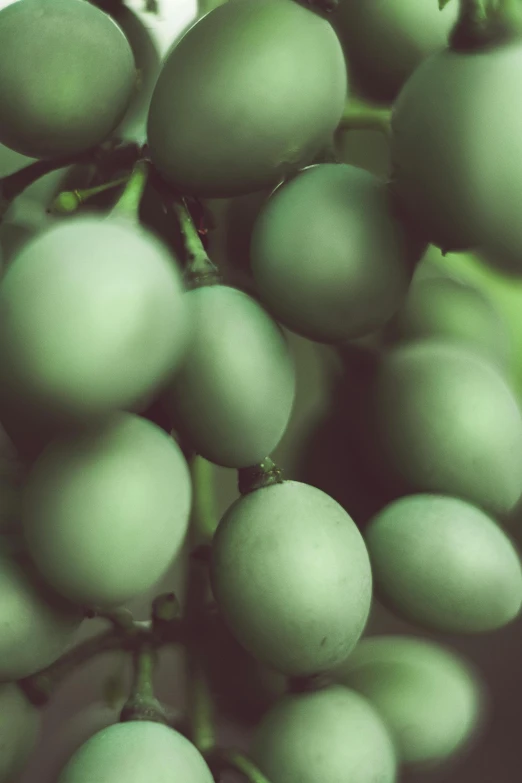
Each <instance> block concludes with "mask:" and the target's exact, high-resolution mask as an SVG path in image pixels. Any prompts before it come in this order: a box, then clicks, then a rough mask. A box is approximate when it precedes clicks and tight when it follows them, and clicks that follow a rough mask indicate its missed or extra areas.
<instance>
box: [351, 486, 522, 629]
mask: <svg viewBox="0 0 522 783" xmlns="http://www.w3.org/2000/svg"><path fill="white" fill-rule="evenodd" d="M365 540H366V544H367V546H368V551H369V553H370V560H371V563H372V573H373V577H374V580H375V589H376V591H377V594H378V595H379V596H380V597H381V598H382V599H383V601H384V602H385V603H386V604H388V605H389V606H390V607H391V608H392V609H394V610H395V611H397V612H398V613H399V614H401V615H404V616H405V617H406V618H408V619H410V620H413V622H418V623H420V624H421V625H425V626H427V627H429V628H434V629H436V630H440V631H450V632H455V633H483V632H486V631H492V630H495V629H496V628H502V626H504V625H507V623H509V622H511V621H512V620H514V619H515V618H516V617H517V616H518V615H519V613H520V609H521V607H522V567H521V564H520V559H519V556H518V554H517V552H516V550H515V548H514V546H513V544H512V543H511V541H510V540H509V538H508V537H507V535H506V534H505V533H504V532H503V530H502V529H501V528H500V527H499V526H498V525H497V524H496V523H495V522H494V521H493V519H491V517H489V516H488V515H487V514H485V513H484V512H483V511H482V510H481V509H479V508H477V507H476V506H473V505H471V504H470V503H467V502H465V501H464V500H460V499H458V498H453V497H446V496H443V495H428V494H420V495H410V496H407V497H403V498H399V499H398V500H395V501H393V502H392V503H390V504H389V505H388V506H386V507H385V508H384V509H383V510H382V511H380V512H378V513H377V514H376V515H375V516H374V517H373V519H372V520H371V521H370V524H369V525H368V527H367V528H366V530H365Z"/></svg>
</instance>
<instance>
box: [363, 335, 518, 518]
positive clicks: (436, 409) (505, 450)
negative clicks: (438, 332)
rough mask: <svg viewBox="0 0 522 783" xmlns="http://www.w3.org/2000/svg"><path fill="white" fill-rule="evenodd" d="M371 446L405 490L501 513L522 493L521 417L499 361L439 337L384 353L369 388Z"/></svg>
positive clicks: (507, 510)
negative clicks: (497, 365) (456, 499)
mask: <svg viewBox="0 0 522 783" xmlns="http://www.w3.org/2000/svg"><path fill="white" fill-rule="evenodd" d="M368 425H369V426H370V427H371V432H372V434H371V436H370V435H369V436H368V441H371V449H372V450H373V456H374V458H375V460H376V462H377V463H378V464H381V465H382V468H383V475H384V474H385V472H386V474H387V475H389V476H390V477H393V479H394V481H397V483H398V485H399V486H400V490H401V494H406V493H408V492H434V493H441V494H446V495H454V496H456V497H461V498H463V499H464V500H469V501H470V502H471V503H474V504H476V505H477V506H481V507H483V508H484V509H485V510H486V511H489V512H490V513H491V514H493V515H494V516H496V517H497V516H498V517H503V516H504V515H505V514H508V513H509V512H510V511H511V510H512V509H513V508H514V507H515V506H516V505H517V503H518V501H519V500H520V498H521V496H522V417H521V413H520V409H519V407H518V404H517V402H516V400H515V397H514V395H513V393H512V391H511V389H510V387H509V386H508V385H507V383H506V381H505V380H504V379H503V377H502V376H501V375H500V374H499V372H498V371H497V369H496V368H495V367H494V366H493V365H492V364H490V363H489V362H488V361H487V360H485V359H484V358H483V357H481V356H479V355H478V354H476V353H474V352H473V351H470V350H469V349H468V348H466V347H463V346H461V345H455V344H449V343H444V342H438V341H435V340H431V341H425V342H417V343H412V344H407V345H404V346H398V347H397V348H394V349H392V350H390V351H389V352H388V354H387V355H385V356H383V358H382V359H381V361H380V363H379V364H378V366H377V369H376V372H375V376H374V378H373V380H372V383H371V386H370V391H369V392H368Z"/></svg>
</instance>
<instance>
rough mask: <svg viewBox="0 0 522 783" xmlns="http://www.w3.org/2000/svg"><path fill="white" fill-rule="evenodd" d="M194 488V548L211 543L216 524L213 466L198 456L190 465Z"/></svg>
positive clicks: (192, 523)
mask: <svg viewBox="0 0 522 783" xmlns="http://www.w3.org/2000/svg"><path fill="white" fill-rule="evenodd" d="M190 472H191V474H192V485H193V487H194V507H193V512H192V522H191V525H192V536H193V540H194V546H195V547H198V546H202V545H207V544H211V543H212V538H213V536H214V532H215V530H216V527H217V523H218V511H217V508H216V495H215V492H214V465H213V464H212V463H211V462H209V461H208V460H206V459H204V458H203V457H202V456H200V455H199V454H196V456H195V457H193V459H192V461H191V463H190Z"/></svg>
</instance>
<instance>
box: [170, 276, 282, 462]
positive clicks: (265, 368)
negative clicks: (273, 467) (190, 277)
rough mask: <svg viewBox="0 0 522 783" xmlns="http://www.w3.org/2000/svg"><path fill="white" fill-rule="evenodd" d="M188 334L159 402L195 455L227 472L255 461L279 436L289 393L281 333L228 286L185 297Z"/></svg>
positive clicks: (261, 311)
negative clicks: (185, 347) (183, 353)
mask: <svg viewBox="0 0 522 783" xmlns="http://www.w3.org/2000/svg"><path fill="white" fill-rule="evenodd" d="M185 298H186V299H187V301H188V303H189V307H190V312H191V321H192V324H193V329H192V332H191V337H190V342H189V346H188V350H187V354H186V356H185V359H184V361H183V363H182V365H181V367H180V368H179V370H178V371H177V373H176V374H175V375H174V376H173V378H172V380H171V381H170V382H169V384H168V385H167V387H166V388H165V390H164V392H163V395H162V401H163V403H164V405H165V408H166V410H167V412H168V413H169V414H170V415H171V416H172V419H173V426H174V428H175V429H176V430H177V431H179V433H180V435H181V436H182V437H186V438H187V439H188V441H189V442H190V443H191V445H192V446H193V447H194V448H195V450H196V451H197V453H198V454H201V455H202V456H203V457H205V459H208V460H210V461H211V462H214V463H216V464H218V465H223V466H225V467H235V468H241V467H247V466H249V465H256V464H257V463H258V462H261V461H262V460H263V459H264V458H265V457H266V455H267V454H270V453H271V452H272V451H273V450H274V449H275V447H276V446H277V445H278V443H279V441H280V440H281V438H282V437H283V434H284V432H285V430H286V426H287V424H288V421H289V418H290V414H291V412H292V407H293V402H294V395H295V369H294V363H293V360H292V357H291V354H290V351H289V348H288V346H287V343H286V340H285V337H284V335H283V334H282V332H281V330H280V328H279V327H278V326H277V324H275V323H274V321H272V319H271V318H270V316H269V315H268V314H267V313H266V312H265V310H264V309H263V308H262V307H261V305H259V304H258V303H257V302H256V301H255V300H254V299H252V298H251V297H250V296H248V295H247V294H245V293H243V292H242V291H239V290H237V289H235V288H230V287H229V286H220V285H213V286H204V287H202V288H196V289H194V290H192V291H189V292H188V293H186V294H185Z"/></svg>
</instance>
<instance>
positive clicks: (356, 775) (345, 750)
mask: <svg viewBox="0 0 522 783" xmlns="http://www.w3.org/2000/svg"><path fill="white" fill-rule="evenodd" d="M250 755H251V756H252V758H253V760H254V761H255V762H257V764H258V766H259V767H260V769H261V771H262V772H264V774H265V775H266V776H267V777H268V779H269V780H270V783H318V782H319V781H320V783H341V781H342V782H343V783H344V781H350V783H394V781H395V780H396V772H397V761H396V754H395V748H394V746H393V742H392V739H391V737H390V735H389V733H388V730H387V728H386V726H385V724H384V722H383V721H382V719H381V717H380V716H379V714H378V713H377V711H376V710H375V709H374V708H373V707H372V705H371V704H370V702H369V701H367V700H366V699H365V698H363V697H362V696H360V695H359V694H358V693H356V692H355V691H352V690H349V689H348V688H345V687H344V686H342V685H331V686H329V687H327V688H324V689H322V690H318V691H315V692H312V693H301V694H296V695H289V696H285V697H283V698H282V699H280V701H279V702H278V703H277V704H276V705H275V706H274V707H272V708H271V709H270V710H269V712H268V713H267V714H266V715H265V716H264V718H263V719H262V721H261V723H260V724H259V726H258V728H257V730H256V733H255V735H254V738H253V742H252V749H251V751H250Z"/></svg>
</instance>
